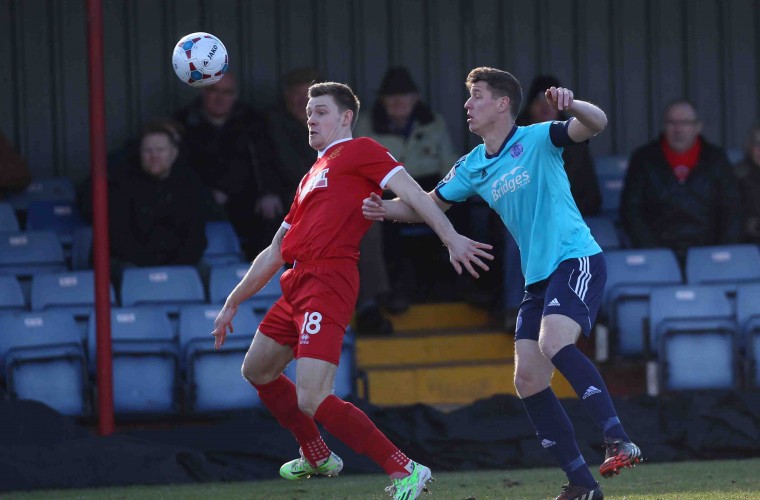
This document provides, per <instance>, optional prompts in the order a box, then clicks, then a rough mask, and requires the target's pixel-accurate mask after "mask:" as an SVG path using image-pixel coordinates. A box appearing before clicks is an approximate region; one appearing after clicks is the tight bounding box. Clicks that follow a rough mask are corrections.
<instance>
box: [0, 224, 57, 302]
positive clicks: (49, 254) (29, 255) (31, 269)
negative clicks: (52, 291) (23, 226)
mask: <svg viewBox="0 0 760 500" xmlns="http://www.w3.org/2000/svg"><path fill="white" fill-rule="evenodd" d="M65 270H66V263H65V260H64V257H63V248H62V246H61V242H60V241H59V240H58V238H57V237H56V235H55V233H53V232H52V231H29V232H23V231H19V232H11V233H0V275H13V276H16V278H18V280H19V283H20V284H21V290H22V292H23V294H24V300H25V301H27V302H29V294H30V288H31V279H32V275H33V274H35V273H39V272H56V271H65Z"/></svg>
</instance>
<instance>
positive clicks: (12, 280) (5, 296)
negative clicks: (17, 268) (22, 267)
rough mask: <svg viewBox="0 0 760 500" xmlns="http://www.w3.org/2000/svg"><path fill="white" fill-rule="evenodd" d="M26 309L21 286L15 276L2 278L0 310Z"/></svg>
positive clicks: (0, 284)
mask: <svg viewBox="0 0 760 500" xmlns="http://www.w3.org/2000/svg"><path fill="white" fill-rule="evenodd" d="M24 309H26V303H25V301H24V294H23V292H22V291H21V285H20V284H19V282H18V280H17V279H16V277H15V276H0V310H6V311H7V310H18V311H23V310H24Z"/></svg>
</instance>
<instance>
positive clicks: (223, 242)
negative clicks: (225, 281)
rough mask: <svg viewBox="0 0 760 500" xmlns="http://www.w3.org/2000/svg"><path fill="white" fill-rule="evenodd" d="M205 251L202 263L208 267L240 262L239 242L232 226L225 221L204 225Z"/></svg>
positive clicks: (241, 254) (241, 253)
mask: <svg viewBox="0 0 760 500" xmlns="http://www.w3.org/2000/svg"><path fill="white" fill-rule="evenodd" d="M206 241H207V242H208V243H207V245H206V250H205V251H204V252H203V261H204V262H206V263H207V264H209V265H212V266H214V265H219V264H235V263H238V262H242V260H243V252H242V250H241V249H240V240H238V236H237V233H235V228H233V227H232V224H230V223H229V222H226V221H213V222H207V223H206Z"/></svg>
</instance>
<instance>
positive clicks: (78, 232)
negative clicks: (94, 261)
mask: <svg viewBox="0 0 760 500" xmlns="http://www.w3.org/2000/svg"><path fill="white" fill-rule="evenodd" d="M91 252H92V227H90V226H82V227H78V228H76V229H75V230H74V232H73V233H71V256H70V257H71V269H74V270H78V269H90V268H91V267H92V266H91V265H90V253H91Z"/></svg>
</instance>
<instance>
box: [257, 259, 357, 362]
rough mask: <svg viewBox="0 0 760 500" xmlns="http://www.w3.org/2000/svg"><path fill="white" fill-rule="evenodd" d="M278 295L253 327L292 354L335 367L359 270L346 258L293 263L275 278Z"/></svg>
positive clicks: (349, 315)
mask: <svg viewBox="0 0 760 500" xmlns="http://www.w3.org/2000/svg"><path fill="white" fill-rule="evenodd" d="M280 284H281V285H282V297H280V299H279V300H278V301H277V302H275V303H274V305H273V306H272V308H271V309H269V312H267V314H266V316H264V320H263V321H262V322H261V324H260V325H259V331H261V333H263V334H264V335H266V336H267V337H269V338H271V339H273V340H274V341H275V342H277V343H279V344H282V345H287V346H289V347H290V348H291V349H293V355H294V356H295V358H296V359H298V358H315V359H321V360H324V361H328V362H330V363H333V364H335V365H337V364H338V361H339V360H340V351H341V348H342V346H343V335H344V334H345V333H346V328H347V327H348V325H349V323H350V322H351V317H352V316H353V314H354V307H355V306H356V298H357V295H358V293H359V269H358V267H357V264H356V261H354V260H351V259H324V260H316V261H309V262H297V263H296V265H295V267H293V269H289V270H287V271H285V273H284V274H283V275H282V278H280Z"/></svg>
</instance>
